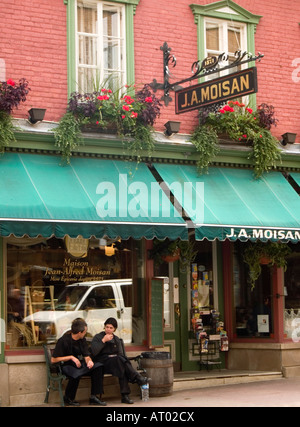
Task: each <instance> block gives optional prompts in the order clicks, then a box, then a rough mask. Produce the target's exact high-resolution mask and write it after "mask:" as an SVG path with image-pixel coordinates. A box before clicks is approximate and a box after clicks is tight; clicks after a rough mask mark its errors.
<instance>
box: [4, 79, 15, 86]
mask: <svg viewBox="0 0 300 427" xmlns="http://www.w3.org/2000/svg"><path fill="white" fill-rule="evenodd" d="M6 83H7V84H8V85H10V86H15V85H16V83H15V82H14V80H12V79H8V80H7V82H6Z"/></svg>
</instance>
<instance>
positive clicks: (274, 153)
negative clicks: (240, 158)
mask: <svg viewBox="0 0 300 427" xmlns="http://www.w3.org/2000/svg"><path fill="white" fill-rule="evenodd" d="M249 159H251V160H252V162H253V165H254V174H255V177H256V178H260V177H261V176H262V175H263V173H264V172H268V171H270V170H271V169H273V168H276V165H277V162H280V161H281V153H280V149H279V147H278V142H277V139H276V138H275V137H274V136H273V135H272V134H271V133H270V131H269V130H267V129H262V130H261V131H260V133H257V134H255V135H254V136H253V149H252V152H251V154H250V156H249Z"/></svg>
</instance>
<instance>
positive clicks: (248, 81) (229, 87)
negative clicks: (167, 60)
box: [175, 67, 257, 114]
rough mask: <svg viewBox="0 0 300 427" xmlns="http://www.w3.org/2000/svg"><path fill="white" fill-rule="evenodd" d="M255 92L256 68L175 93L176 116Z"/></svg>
mask: <svg viewBox="0 0 300 427" xmlns="http://www.w3.org/2000/svg"><path fill="white" fill-rule="evenodd" d="M256 92H257V71H256V67H252V68H247V69H246V70H241V71H238V72H237V73H233V74H229V75H227V76H223V77H219V78H218V79H214V80H210V81H207V82H204V83H200V84H197V85H194V86H190V87H187V88H184V89H180V90H178V91H176V92H175V112H176V114H180V113H185V112H186V111H191V110H196V109H199V108H202V107H205V106H208V105H212V104H216V103H219V102H222V101H227V100H229V99H233V98H238V97H240V96H245V95H249V94H251V93H256Z"/></svg>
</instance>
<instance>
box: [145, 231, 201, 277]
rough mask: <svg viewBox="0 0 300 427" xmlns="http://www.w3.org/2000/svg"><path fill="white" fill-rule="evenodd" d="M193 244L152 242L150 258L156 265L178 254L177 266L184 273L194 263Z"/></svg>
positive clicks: (156, 240)
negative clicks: (167, 257) (165, 258)
mask: <svg viewBox="0 0 300 427" xmlns="http://www.w3.org/2000/svg"><path fill="white" fill-rule="evenodd" d="M194 246H195V243H194V242H191V241H184V240H180V239H176V240H171V241H170V240H169V239H165V240H158V239H154V240H153V249H152V250H151V252H150V256H151V258H152V259H153V260H154V261H155V262H156V263H158V264H162V263H163V262H164V257H166V256H175V255H177V254H179V266H180V270H181V271H182V272H185V271H186V269H187V268H189V267H190V264H191V263H192V262H193V261H194V259H195V257H196V255H197V251H195V249H194Z"/></svg>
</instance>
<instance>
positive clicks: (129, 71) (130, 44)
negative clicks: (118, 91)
mask: <svg viewBox="0 0 300 427" xmlns="http://www.w3.org/2000/svg"><path fill="white" fill-rule="evenodd" d="M135 8H136V6H135V5H132V4H129V5H127V6H126V18H125V25H126V56H127V60H126V75H127V84H128V85H133V83H134V82H135V73H134V25H133V16H134V14H135ZM132 90H134V89H132Z"/></svg>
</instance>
